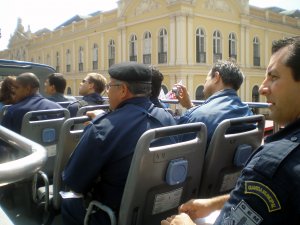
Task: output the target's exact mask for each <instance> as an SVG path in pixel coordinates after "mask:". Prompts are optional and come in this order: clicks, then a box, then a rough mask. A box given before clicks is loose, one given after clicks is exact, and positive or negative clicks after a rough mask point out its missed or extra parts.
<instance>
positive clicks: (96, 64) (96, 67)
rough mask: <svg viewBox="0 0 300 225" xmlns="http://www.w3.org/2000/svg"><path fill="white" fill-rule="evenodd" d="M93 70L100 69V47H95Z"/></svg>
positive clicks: (95, 45)
mask: <svg viewBox="0 0 300 225" xmlns="http://www.w3.org/2000/svg"><path fill="white" fill-rule="evenodd" d="M92 52H93V70H97V69H98V45H97V44H94V45H93V51H92Z"/></svg>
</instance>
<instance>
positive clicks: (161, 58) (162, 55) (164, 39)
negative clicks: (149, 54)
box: [158, 28, 168, 64]
mask: <svg viewBox="0 0 300 225" xmlns="http://www.w3.org/2000/svg"><path fill="white" fill-rule="evenodd" d="M167 58H168V33H167V30H166V29H164V28H163V29H161V30H160V31H159V36H158V63H159V64H162V63H167Z"/></svg>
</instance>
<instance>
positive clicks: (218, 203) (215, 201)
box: [210, 194, 230, 211]
mask: <svg viewBox="0 0 300 225" xmlns="http://www.w3.org/2000/svg"><path fill="white" fill-rule="evenodd" d="M229 196H230V195H229V194H225V195H221V196H217V197H213V198H211V201H210V207H211V209H212V211H215V210H220V209H222V208H223V206H224V204H225V202H227V200H228V199H229Z"/></svg>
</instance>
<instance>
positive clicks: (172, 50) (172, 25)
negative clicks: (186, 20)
mask: <svg viewBox="0 0 300 225" xmlns="http://www.w3.org/2000/svg"><path fill="white" fill-rule="evenodd" d="M175 30H176V28H175V16H174V15H173V16H171V17H170V33H169V35H168V37H169V40H170V46H169V52H168V56H169V65H174V64H175V49H176V46H175V37H176V34H175Z"/></svg>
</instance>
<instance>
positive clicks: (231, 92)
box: [176, 61, 252, 143]
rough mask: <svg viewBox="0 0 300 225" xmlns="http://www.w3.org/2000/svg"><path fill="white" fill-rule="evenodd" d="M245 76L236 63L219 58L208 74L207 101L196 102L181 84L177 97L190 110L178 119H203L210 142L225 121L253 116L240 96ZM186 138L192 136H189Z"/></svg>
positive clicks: (183, 120)
mask: <svg viewBox="0 0 300 225" xmlns="http://www.w3.org/2000/svg"><path fill="white" fill-rule="evenodd" d="M243 79H244V75H243V73H242V72H241V71H240V69H239V68H238V67H237V65H235V63H233V62H231V61H218V62H217V63H215V64H214V65H213V67H212V69H211V70H210V71H209V73H208V75H207V78H206V82H205V84H204V89H203V94H204V96H205V98H206V101H205V102H204V103H203V104H202V105H199V106H194V105H193V104H192V102H191V100H190V98H189V94H188V92H187V90H186V87H185V86H183V85H179V84H177V85H176V86H177V88H178V95H177V99H178V100H179V103H180V104H181V105H182V106H183V107H185V108H187V109H189V110H187V112H186V113H185V114H184V115H183V116H181V117H180V118H179V119H178V124H184V123H195V122H203V123H204V124H205V125H206V126H207V143H209V142H210V140H211V138H212V135H213V133H214V131H215V129H216V128H217V126H218V124H219V123H220V122H222V121H223V120H225V119H231V118H235V117H242V116H251V115H252V111H251V109H250V108H249V107H248V105H247V104H244V103H243V102H242V101H241V99H240V98H239V97H238V95H237V90H238V89H239V88H240V86H241V84H242V83H243ZM250 128H252V126H251V127H249V129H250ZM184 138H185V139H189V138H191V137H190V135H185V136H184Z"/></svg>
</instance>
